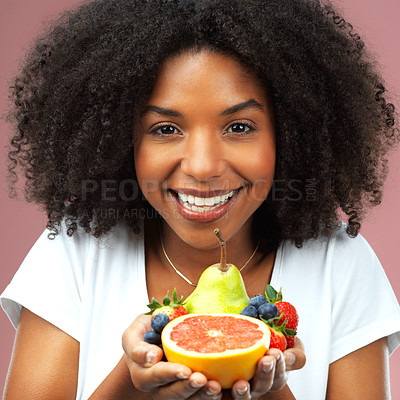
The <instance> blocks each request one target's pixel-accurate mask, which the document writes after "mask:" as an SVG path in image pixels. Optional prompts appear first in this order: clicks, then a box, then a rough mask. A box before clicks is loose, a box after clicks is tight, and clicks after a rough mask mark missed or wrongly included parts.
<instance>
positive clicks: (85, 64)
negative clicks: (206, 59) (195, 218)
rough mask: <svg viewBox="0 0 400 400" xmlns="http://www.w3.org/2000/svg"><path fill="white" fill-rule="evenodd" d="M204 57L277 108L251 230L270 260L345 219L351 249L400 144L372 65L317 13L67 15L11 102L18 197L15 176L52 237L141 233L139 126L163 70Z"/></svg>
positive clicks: (195, 3)
mask: <svg viewBox="0 0 400 400" xmlns="http://www.w3.org/2000/svg"><path fill="white" fill-rule="evenodd" d="M202 48H206V49H209V50H212V51H216V52H220V53H223V54H225V55H229V56H231V57H234V58H235V59H236V60H238V61H239V62H240V63H242V64H243V65H244V66H246V68H248V70H250V71H252V73H254V74H256V75H257V77H258V78H259V79H261V80H262V82H263V83H265V87H266V88H268V93H269V95H270V96H271V98H272V100H273V103H274V113H275V121H276V137H277V159H276V175H275V180H274V182H275V183H274V186H273V188H272V190H271V193H270V195H269V196H268V198H267V199H266V201H265V202H264V204H263V205H262V206H261V207H260V208H259V209H258V210H257V211H256V213H257V218H255V219H254V220H255V221H256V222H255V225H254V232H255V234H256V235H257V236H258V237H259V238H260V237H261V238H264V242H265V243H264V247H266V246H268V243H269V246H271V245H276V244H277V243H279V242H280V241H281V240H283V239H291V240H293V241H294V242H295V243H296V245H297V246H301V245H302V243H303V241H304V240H305V239H309V238H315V237H317V236H318V235H320V234H322V235H330V234H331V233H332V232H333V231H334V230H335V229H337V228H338V221H339V219H340V215H341V213H344V215H346V216H347V217H346V220H347V221H346V222H347V223H348V226H347V233H348V234H349V235H350V236H356V235H357V234H358V232H359V229H360V226H361V225H360V223H361V221H362V219H363V215H364V213H365V210H366V209H367V208H368V207H369V206H371V205H372V206H374V205H377V204H379V203H380V202H381V198H382V186H383V182H384V179H385V177H386V174H387V160H386V158H385V155H386V153H387V152H388V150H389V149H390V148H391V147H393V146H394V145H395V144H396V143H397V142H398V141H399V130H398V128H397V125H396V124H395V109H394V106H393V105H392V104H390V103H388V102H387V101H386V99H385V95H384V94H385V86H384V83H383V80H382V77H381V76H380V72H379V68H378V67H377V62H376V61H375V60H374V57H372V56H371V54H369V53H368V52H367V51H366V49H365V46H364V43H363V41H362V40H361V38H360V37H359V36H358V35H357V34H356V33H355V32H354V30H353V27H352V26H351V25H350V24H349V23H347V22H346V21H345V20H344V19H342V18H341V17H340V16H339V15H338V14H337V12H336V11H335V9H334V7H333V6H332V5H331V4H329V3H327V4H322V3H320V2H319V1H316V0H268V1H265V0H246V1H242V0H95V1H92V2H89V3H84V4H82V5H80V6H79V7H77V8H75V9H72V10H70V11H68V12H66V13H64V14H63V15H62V16H61V17H60V19H58V20H57V21H56V22H55V23H53V24H52V25H51V27H50V29H49V32H48V33H47V34H46V36H45V37H41V38H39V39H37V40H36V42H35V43H34V45H33V47H32V50H31V51H30V53H29V54H28V56H27V59H26V61H25V63H24V67H23V69H22V71H21V72H20V74H19V76H17V77H16V79H15V82H14V85H13V87H12V88H11V92H12V98H13V100H14V104H15V106H14V107H13V109H12V110H11V112H10V116H11V120H12V121H13V122H14V124H15V126H16V131H15V134H14V137H13V138H12V140H11V150H10V152H9V160H10V164H9V178H10V194H11V195H13V194H15V184H16V181H17V172H18V169H19V168H21V169H22V170H23V171H24V173H25V177H26V183H25V196H26V198H27V200H28V201H33V202H36V203H38V204H40V205H41V206H43V207H44V209H45V210H46V212H47V215H48V224H47V227H48V228H49V229H50V230H51V231H52V232H53V234H54V235H56V234H57V233H58V232H59V228H60V226H61V225H60V224H61V221H62V220H65V221H66V224H67V228H68V230H67V233H68V234H69V235H72V234H73V233H74V231H76V229H77V227H78V225H79V226H81V227H82V228H84V229H85V230H86V231H87V232H89V233H91V234H93V235H94V236H96V237H99V236H101V235H102V234H104V233H106V232H108V231H109V230H110V229H111V228H112V227H113V226H114V225H115V224H116V223H117V222H118V221H120V220H122V219H125V220H126V223H128V224H129V226H131V227H132V228H133V229H134V230H136V231H137V228H138V222H139V219H140V218H142V217H143V215H140V214H139V213H138V212H137V211H138V210H144V209H146V207H149V206H148V204H146V202H145V201H144V200H143V196H142V195H141V193H140V189H138V187H137V185H136V186H135V185H134V182H135V181H134V180H135V170H134V160H133V157H134V156H133V146H134V129H133V127H134V123H135V121H136V119H137V118H138V117H139V116H140V115H141V112H142V111H143V109H144V107H145V105H146V103H147V100H148V99H149V96H150V94H151V91H152V87H153V85H154V83H155V79H156V76H157V71H158V70H159V66H160V64H161V63H162V62H163V60H165V59H166V58H168V57H170V56H171V55H177V54H181V53H183V52H186V51H193V50H199V49H202ZM104 182H108V183H109V184H110V185H111V186H112V187H113V188H114V191H115V196H112V197H111V198H110V196H109V194H110V193H109V192H110V190H111V189H110V187H108V188H105V187H104ZM127 182H128V183H129V182H130V183H131V184H127ZM121 188H122V189H121ZM83 189H85V190H83ZM89 189H90V190H89ZM105 194H107V195H108V196H105ZM150 208H151V207H150ZM129 210H130V211H135V212H127V211H129ZM110 211H112V212H110ZM142 214H143V213H142ZM267 227H268V228H267Z"/></svg>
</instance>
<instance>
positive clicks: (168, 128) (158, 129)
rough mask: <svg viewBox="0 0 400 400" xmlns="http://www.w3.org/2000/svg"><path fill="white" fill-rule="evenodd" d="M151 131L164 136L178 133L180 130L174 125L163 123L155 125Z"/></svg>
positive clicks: (153, 133)
mask: <svg viewBox="0 0 400 400" xmlns="http://www.w3.org/2000/svg"><path fill="white" fill-rule="evenodd" d="M149 133H150V134H151V135H155V136H160V137H164V136H170V135H174V134H178V133H179V130H178V129H177V128H175V127H174V126H173V125H169V124H162V125H157V126H155V127H154V128H153V129H152V130H151V131H150V132H149Z"/></svg>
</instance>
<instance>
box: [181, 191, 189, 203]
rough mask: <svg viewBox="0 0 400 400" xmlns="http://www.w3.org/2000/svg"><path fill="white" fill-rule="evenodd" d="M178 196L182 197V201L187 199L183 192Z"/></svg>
mask: <svg viewBox="0 0 400 400" xmlns="http://www.w3.org/2000/svg"><path fill="white" fill-rule="evenodd" d="M180 198H181V199H182V201H188V195H187V194H185V193H182V194H180Z"/></svg>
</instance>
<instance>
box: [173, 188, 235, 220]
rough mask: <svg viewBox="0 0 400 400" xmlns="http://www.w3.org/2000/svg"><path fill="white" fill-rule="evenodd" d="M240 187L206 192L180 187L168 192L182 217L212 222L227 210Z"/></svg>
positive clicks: (233, 201)
mask: <svg viewBox="0 0 400 400" xmlns="http://www.w3.org/2000/svg"><path fill="white" fill-rule="evenodd" d="M241 189H242V187H240V188H238V189H234V190H231V191H229V192H228V191H225V193H224V191H219V192H218V191H217V192H214V193H212V192H210V193H207V192H199V191H196V190H189V189H182V190H179V191H174V190H169V194H170V195H171V199H172V201H173V202H174V204H175V207H176V209H177V211H178V212H179V214H180V215H181V216H182V217H183V218H185V219H187V220H189V221H193V222H212V221H216V220H217V219H219V218H221V217H222V216H223V215H225V214H226V213H227V212H228V210H229V209H230V207H232V205H233V204H234V203H235V202H236V200H237V198H238V195H239V193H240V192H241ZM184 192H185V193H184ZM207 195H208V197H207Z"/></svg>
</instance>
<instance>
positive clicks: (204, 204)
mask: <svg viewBox="0 0 400 400" xmlns="http://www.w3.org/2000/svg"><path fill="white" fill-rule="evenodd" d="M234 193H235V190H232V191H231V192H229V193H226V194H224V195H222V196H214V197H196V196H192V195H190V194H189V195H187V194H185V193H179V192H177V193H176V194H177V197H178V200H179V202H180V204H181V205H182V206H183V207H185V208H186V209H188V210H190V211H195V212H201V213H204V212H207V211H210V210H215V209H216V208H218V207H221V206H223V205H224V204H226V203H227V202H228V201H229V200H230V199H231V197H232V196H233V195H234Z"/></svg>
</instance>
